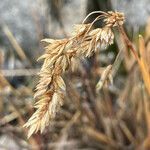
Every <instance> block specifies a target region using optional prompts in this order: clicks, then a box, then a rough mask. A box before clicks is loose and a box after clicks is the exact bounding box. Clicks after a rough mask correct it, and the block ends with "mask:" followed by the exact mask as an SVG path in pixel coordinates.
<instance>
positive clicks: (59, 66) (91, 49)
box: [24, 12, 124, 137]
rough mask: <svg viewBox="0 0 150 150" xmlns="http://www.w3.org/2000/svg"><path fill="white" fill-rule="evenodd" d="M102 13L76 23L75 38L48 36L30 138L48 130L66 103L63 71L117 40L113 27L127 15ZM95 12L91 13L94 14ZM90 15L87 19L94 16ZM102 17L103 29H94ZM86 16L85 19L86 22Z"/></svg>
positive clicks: (120, 22) (42, 57) (72, 67)
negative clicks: (91, 17)
mask: <svg viewBox="0 0 150 150" xmlns="http://www.w3.org/2000/svg"><path fill="white" fill-rule="evenodd" d="M99 13H102V14H101V15H99V17H98V18H96V19H95V20H94V21H93V22H92V23H89V24H78V25H76V26H75V28H74V31H73V35H72V37H70V38H68V39H62V40H54V39H44V40H42V42H45V43H46V47H45V54H44V55H42V56H41V57H40V58H39V60H41V59H43V60H44V62H43V65H42V68H41V71H40V73H39V76H40V80H39V83H38V85H37V86H36V92H35V95H34V98H35V99H36V100H37V102H36V103H35V106H34V107H35V108H36V111H35V113H34V114H33V115H32V116H31V118H30V119H29V120H28V122H27V123H26V124H25V125H24V126H25V127H28V128H29V134H28V137H30V136H31V135H32V134H33V133H36V132H38V131H41V133H42V132H43V131H44V129H45V127H46V126H48V125H49V123H50V121H51V119H53V118H55V115H56V113H57V111H58V110H59V108H60V106H62V105H63V101H64V96H65V92H66V86H65V83H64V81H63V79H62V75H63V73H64V72H65V71H66V70H68V69H69V68H71V69H72V70H73V69H74V66H75V65H73V64H74V63H75V62H77V60H78V58H82V57H90V56H91V55H93V53H95V52H97V51H98V50H99V49H102V48H106V47H107V46H108V45H111V44H112V43H113V39H114V34H113V32H112V27H114V26H119V25H122V24H123V22H124V15H123V14H122V13H119V12H108V13H105V12H99ZM92 14H93V13H91V14H90V15H92ZM90 15H88V16H87V17H86V19H87V18H88V17H89V16H90ZM101 16H103V17H105V19H104V23H105V26H104V27H103V28H97V29H92V25H93V24H94V23H95V21H97V20H98V19H99V18H101ZM86 19H85V20H84V21H86Z"/></svg>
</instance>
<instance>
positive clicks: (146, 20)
mask: <svg viewBox="0 0 150 150" xmlns="http://www.w3.org/2000/svg"><path fill="white" fill-rule="evenodd" d="M96 10H101V11H109V10H117V11H120V12H123V13H124V14H125V18H126V21H125V26H124V27H125V30H126V32H127V34H128V36H129V39H130V40H131V41H132V43H133V44H134V45H135V47H136V49H137V50H139V49H140V48H141V47H139V46H140V45H139V42H140V41H139V40H138V35H139V34H141V35H143V41H142V42H143V43H142V46H143V47H142V48H143V49H144V52H143V53H144V55H145V56H146V58H145V57H144V59H145V60H146V61H145V62H144V63H146V66H147V72H148V78H150V67H149V66H150V0H140V1H137V0H76V1H75V0H34V1H33V0H24V1H21V0H1V2H0V150H29V149H31V150H32V149H35V150H53V149H54V150H101V149H102V150H103V149H104V150H105V149H106V150H107V149H111V150H112V149H121V150H134V149H139V150H141V149H143V150H145V149H146V150H149V149H150V117H149V116H150V108H149V103H150V92H149V91H150V86H149V85H150V83H148V82H149V80H148V79H147V78H146V79H145V77H144V75H143V73H142V71H141V69H140V67H139V65H138V63H137V62H136V60H135V58H134V56H133V55H131V54H130V52H129V51H128V49H127V47H126V46H125V43H124V41H123V39H122V38H121V37H120V36H119V34H118V32H117V31H114V32H115V35H116V39H115V43H114V44H113V45H112V46H110V47H108V49H107V50H105V51H100V53H99V54H97V55H94V56H93V57H92V58H90V59H85V60H82V61H81V62H80V63H81V65H80V67H79V68H78V69H77V71H75V72H70V71H68V72H67V73H66V74H65V77H64V78H65V82H66V85H67V95H66V98H65V102H64V103H65V104H64V106H63V107H62V108H61V110H60V112H58V114H57V117H56V119H55V120H53V121H52V122H51V125H50V126H49V127H47V128H46V130H45V131H44V133H43V134H42V135H41V134H39V133H38V134H36V135H33V136H32V137H31V138H30V139H27V129H25V128H23V127H22V126H23V124H24V123H25V122H26V121H27V120H28V119H29V117H30V116H31V115H32V114H33V112H34V109H33V104H34V102H35V100H34V99H33V94H34V88H35V86H36V84H37V82H38V80H39V78H38V76H37V73H38V72H39V70H40V67H41V65H42V63H41V62H37V61H36V60H37V58H38V57H39V56H41V55H42V54H43V53H44V49H43V45H42V44H41V43H40V41H41V39H43V38H54V39H57V38H58V39H60V38H64V37H69V36H70V35H71V32H72V28H73V25H74V24H79V23H81V22H82V20H83V19H84V18H85V16H86V15H87V14H88V13H90V12H92V11H96ZM94 18H95V16H94V15H93V16H92V17H91V18H90V20H89V22H90V21H92V20H93V19H94ZM98 26H100V23H98V24H96V25H95V27H98ZM118 52H121V54H120V56H119V59H118V61H117V62H116V63H115V65H116V66H115V67H116V70H115V75H114V84H113V85H109V86H108V87H107V88H105V87H104V88H103V89H102V90H101V91H100V92H99V93H96V92H95V85H96V83H97V81H98V79H99V78H100V75H99V74H98V73H96V72H95V73H94V72H92V71H91V70H92V68H93V67H94V68H95V67H97V69H99V68H103V67H105V66H108V65H109V64H112V63H113V62H114V60H115V57H116V55H117V53H118ZM95 59H96V60H98V61H96V62H95V61H94V60H95ZM142 60H143V59H142ZM143 81H145V82H146V84H145V82H143Z"/></svg>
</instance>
